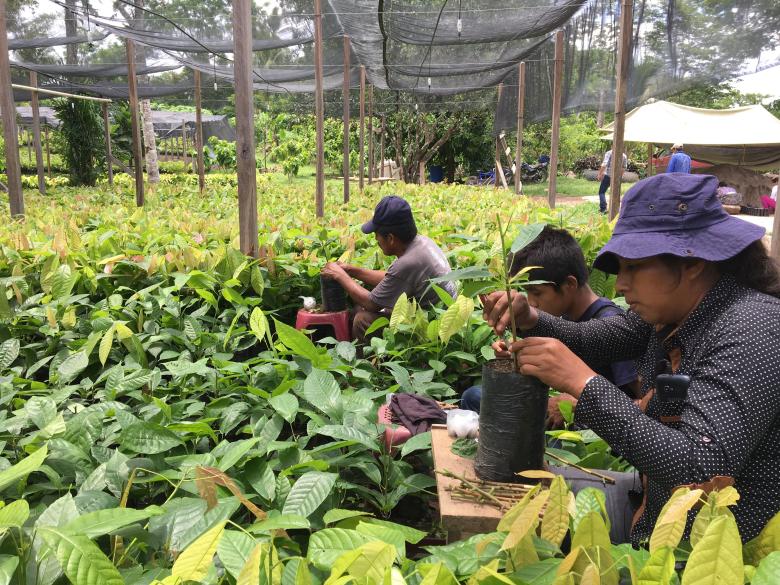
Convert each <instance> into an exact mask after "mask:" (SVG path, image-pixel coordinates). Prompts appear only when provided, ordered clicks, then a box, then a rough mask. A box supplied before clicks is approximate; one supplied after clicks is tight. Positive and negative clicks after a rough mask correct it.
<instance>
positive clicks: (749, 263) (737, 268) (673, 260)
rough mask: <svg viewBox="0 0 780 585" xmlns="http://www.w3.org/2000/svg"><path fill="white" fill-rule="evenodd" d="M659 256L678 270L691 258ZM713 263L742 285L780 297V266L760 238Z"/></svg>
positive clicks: (668, 255)
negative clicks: (726, 258) (734, 253)
mask: <svg viewBox="0 0 780 585" xmlns="http://www.w3.org/2000/svg"><path fill="white" fill-rule="evenodd" d="M660 258H661V261H663V262H664V264H666V265H667V266H668V267H669V268H671V269H672V270H677V271H678V272H679V271H680V269H681V266H682V264H683V263H684V262H690V261H692V260H693V259H692V258H681V257H679V256H672V255H671V254H662V255H661V256H660ZM714 264H715V266H717V267H718V270H719V271H720V273H721V274H729V275H731V276H732V277H733V278H734V280H735V281H736V282H737V283H739V284H741V285H742V286H744V287H747V288H752V289H754V290H757V291H758V292H761V293H764V294H767V295H770V296H773V297H776V298H780V266H779V265H778V263H777V261H776V260H775V259H774V258H770V256H769V254H768V253H767V250H766V246H764V242H762V241H761V240H756V241H755V242H753V243H752V244H750V245H749V246H748V247H747V248H745V249H744V250H742V251H741V252H740V253H739V254H737V255H736V256H733V257H731V258H729V259H728V260H721V261H720V262H715V263H714Z"/></svg>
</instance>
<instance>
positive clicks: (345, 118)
mask: <svg viewBox="0 0 780 585" xmlns="http://www.w3.org/2000/svg"><path fill="white" fill-rule="evenodd" d="M350 53H351V51H350V44H349V37H348V36H345V37H344V85H343V87H342V90H341V93H342V94H343V99H344V114H343V123H344V164H343V167H344V169H343V172H344V203H348V202H349V172H350V165H349V113H350V112H349V82H350V56H351V55H350Z"/></svg>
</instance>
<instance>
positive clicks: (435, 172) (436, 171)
mask: <svg viewBox="0 0 780 585" xmlns="http://www.w3.org/2000/svg"><path fill="white" fill-rule="evenodd" d="M428 177H429V179H430V181H431V183H441V182H442V181H443V180H444V167H441V166H439V165H431V166H429V167H428Z"/></svg>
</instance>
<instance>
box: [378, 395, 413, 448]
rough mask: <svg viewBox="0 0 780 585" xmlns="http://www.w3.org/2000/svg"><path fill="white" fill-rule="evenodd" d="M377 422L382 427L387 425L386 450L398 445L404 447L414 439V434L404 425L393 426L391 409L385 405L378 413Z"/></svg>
mask: <svg viewBox="0 0 780 585" xmlns="http://www.w3.org/2000/svg"><path fill="white" fill-rule="evenodd" d="M376 417H377V421H378V422H379V424H380V425H385V449H387V452H388V453H389V452H390V449H392V448H393V447H396V446H398V445H403V444H404V443H406V441H408V440H409V439H411V438H412V433H411V431H410V430H409V429H407V428H406V427H405V426H403V425H395V424H393V422H392V420H391V418H390V407H389V406H388V405H387V404H383V405H382V406H380V407H379V410H378V411H377V413H376Z"/></svg>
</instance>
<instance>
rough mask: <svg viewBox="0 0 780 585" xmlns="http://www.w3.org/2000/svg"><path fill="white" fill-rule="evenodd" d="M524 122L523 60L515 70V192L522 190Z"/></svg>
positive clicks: (518, 192)
mask: <svg viewBox="0 0 780 585" xmlns="http://www.w3.org/2000/svg"><path fill="white" fill-rule="evenodd" d="M524 124H525V61H523V62H522V63H520V65H519V66H518V70H517V141H516V143H515V193H517V194H518V195H519V194H520V193H521V192H522V190H523V182H522V180H521V176H522V174H523V171H522V167H523V126H524Z"/></svg>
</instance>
